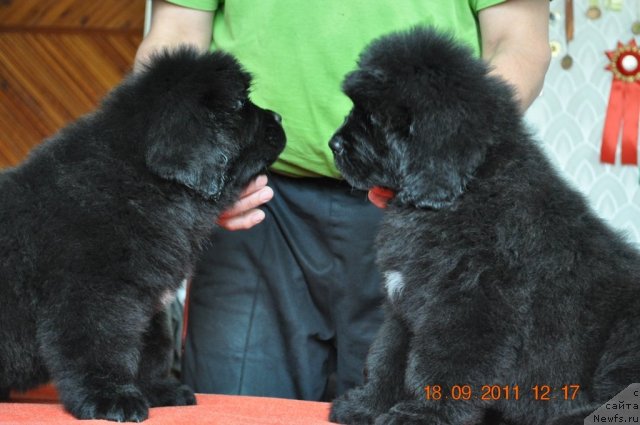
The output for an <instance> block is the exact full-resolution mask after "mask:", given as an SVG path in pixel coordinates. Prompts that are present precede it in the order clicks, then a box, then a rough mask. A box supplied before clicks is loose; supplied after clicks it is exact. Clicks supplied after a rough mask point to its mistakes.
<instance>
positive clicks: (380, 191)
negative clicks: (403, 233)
mask: <svg viewBox="0 0 640 425" xmlns="http://www.w3.org/2000/svg"><path fill="white" fill-rule="evenodd" d="M395 195H396V194H395V193H394V192H393V191H392V190H391V189H387V188H386V187H380V186H374V187H372V188H371V189H370V190H369V194H368V197H369V201H371V203H372V204H373V205H375V206H376V207H378V208H387V204H388V203H389V201H390V200H392V199H393V197H394V196H395Z"/></svg>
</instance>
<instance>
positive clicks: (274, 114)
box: [269, 111, 282, 124]
mask: <svg viewBox="0 0 640 425" xmlns="http://www.w3.org/2000/svg"><path fill="white" fill-rule="evenodd" d="M269 112H271V115H273V119H274V120H276V122H277V123H278V124H282V117H281V116H280V114H279V113H277V112H273V111H269Z"/></svg>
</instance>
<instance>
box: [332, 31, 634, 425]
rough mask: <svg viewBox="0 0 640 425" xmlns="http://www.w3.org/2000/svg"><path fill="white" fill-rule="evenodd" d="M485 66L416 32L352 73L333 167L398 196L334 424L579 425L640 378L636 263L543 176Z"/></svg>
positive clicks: (503, 91) (511, 105) (579, 203)
mask: <svg viewBox="0 0 640 425" xmlns="http://www.w3.org/2000/svg"><path fill="white" fill-rule="evenodd" d="M488 71H489V70H488V69H487V67H486V66H485V64H484V63H483V62H482V61H481V60H479V59H475V58H473V56H472V54H471V52H470V51H468V50H467V49H466V48H464V47H461V46H459V45H457V44H456V43H455V42H454V41H453V40H452V39H451V38H450V37H448V36H444V35H439V34H438V33H436V32H433V31H432V30H428V29H414V30H412V31H409V32H405V33H399V34H394V35H391V36H388V37H384V38H382V39H380V40H378V41H375V42H374V43H373V44H372V45H371V46H369V47H368V49H366V50H365V52H364V53H363V54H362V56H361V58H360V61H359V68H358V69H357V70H356V71H354V72H352V73H351V74H349V75H348V76H347V77H346V80H345V82H344V85H343V89H344V91H345V93H346V94H347V95H348V96H349V97H350V98H351V99H352V101H353V109H352V111H351V113H350V114H349V116H348V117H347V119H346V121H345V123H344V125H343V126H342V127H341V128H340V129H339V130H338V131H337V133H336V134H335V135H334V137H333V138H332V140H331V142H330V146H331V148H332V149H333V151H334V153H335V157H336V163H337V166H338V168H339V169H340V171H341V172H342V173H343V175H344V177H345V178H346V180H347V181H348V182H350V183H351V184H352V185H353V186H355V187H357V188H359V189H370V188H372V187H377V186H378V187H384V188H387V189H390V190H392V191H393V192H394V193H395V197H394V198H393V199H392V200H391V202H390V203H389V206H388V209H387V210H386V214H385V219H384V222H383V225H382V228H381V230H380V233H379V236H378V240H377V244H378V246H377V248H378V264H379V267H380V269H381V271H382V273H383V274H384V276H385V278H386V291H387V303H386V304H387V306H386V308H387V311H386V320H385V323H384V324H383V326H382V329H381V331H380V333H379V335H378V337H377V339H376V341H375V343H374V344H373V346H372V348H371V351H370V354H369V357H368V360H367V369H368V380H367V382H366V384H365V385H364V386H362V387H359V388H357V389H354V390H352V391H351V392H349V393H347V394H346V395H345V396H343V397H341V398H339V399H337V400H336V401H335V402H334V404H333V407H332V411H331V418H332V420H334V421H339V422H343V423H347V424H369V423H373V422H375V423H376V424H381V425H382V424H384V425H389V424H430V425H444V424H452V425H460V424H482V423H485V424H496V423H498V424H503V423H509V424H518V425H528V424H555V425H559V424H575V425H577V424H582V423H583V419H584V417H585V416H587V415H588V414H589V413H590V412H591V411H593V410H594V409H596V408H597V407H599V406H600V405H601V404H602V403H604V402H605V401H607V400H608V399H610V398H611V397H612V396H614V395H615V394H616V393H617V392H619V391H621V390H622V389H624V388H625V387H626V386H628V385H629V384H631V383H633V382H639V381H640V282H639V280H638V279H639V278H638V276H640V256H639V255H638V253H637V252H636V251H634V249H632V247H631V246H630V245H628V244H627V243H625V242H624V241H623V240H622V239H621V238H620V237H619V236H618V235H616V234H615V233H614V232H613V231H611V230H610V229H609V228H608V227H607V226H606V225H605V224H604V223H603V222H602V221H601V220H600V219H598V218H597V217H596V216H595V215H594V214H593V213H592V212H591V211H590V209H589V208H588V206H587V204H586V202H585V200H584V199H583V198H582V196H580V195H579V194H578V193H577V192H576V191H575V190H573V189H571V188H570V187H569V186H568V185H567V183H565V182H564V181H563V180H562V179H561V178H560V177H559V176H558V174H557V173H556V172H555V171H554V170H553V169H552V167H551V166H550V164H549V162H548V160H547V159H546V158H545V156H544V155H543V153H542V152H541V150H540V149H539V147H538V146H536V144H535V142H534V141H533V140H532V138H531V137H530V135H528V134H527V132H526V130H525V128H524V125H523V122H522V119H521V114H520V113H519V111H518V106H517V103H516V102H515V101H514V96H513V93H512V90H511V89H510V88H509V87H508V86H507V85H506V84H505V83H504V82H502V81H501V80H499V79H498V78H496V77H494V76H491V75H489V73H488ZM427 386H428V387H429V388H425V387H427ZM438 386H439V387H438ZM536 386H537V388H535V387H536ZM578 386H579V387H578ZM469 390H471V394H469ZM536 398H537V399H536ZM565 398H566V399H565Z"/></svg>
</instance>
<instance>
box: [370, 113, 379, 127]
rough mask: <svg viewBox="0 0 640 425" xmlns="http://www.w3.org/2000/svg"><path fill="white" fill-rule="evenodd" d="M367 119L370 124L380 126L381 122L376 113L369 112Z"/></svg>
mask: <svg viewBox="0 0 640 425" xmlns="http://www.w3.org/2000/svg"><path fill="white" fill-rule="evenodd" d="M369 121H370V122H371V124H373V125H376V126H380V125H381V124H382V120H381V119H380V117H379V116H378V115H376V114H369Z"/></svg>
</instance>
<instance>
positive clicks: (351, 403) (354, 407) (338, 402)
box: [329, 389, 375, 425]
mask: <svg viewBox="0 0 640 425" xmlns="http://www.w3.org/2000/svg"><path fill="white" fill-rule="evenodd" d="M374 417H375V413H374V412H373V411H372V410H371V409H369V408H368V407H367V406H366V404H365V403H363V400H362V391H361V390H359V389H354V390H351V391H348V392H347V393H346V394H344V395H342V396H340V397H338V398H336V399H335V400H333V403H331V412H330V413H329V420H330V421H331V422H337V423H340V424H346V425H370V424H372V423H373V419H374Z"/></svg>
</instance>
